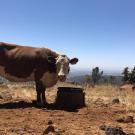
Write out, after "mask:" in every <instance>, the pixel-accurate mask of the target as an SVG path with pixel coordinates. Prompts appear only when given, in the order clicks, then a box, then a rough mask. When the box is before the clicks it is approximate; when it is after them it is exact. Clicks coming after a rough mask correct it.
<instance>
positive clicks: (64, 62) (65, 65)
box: [50, 55, 78, 82]
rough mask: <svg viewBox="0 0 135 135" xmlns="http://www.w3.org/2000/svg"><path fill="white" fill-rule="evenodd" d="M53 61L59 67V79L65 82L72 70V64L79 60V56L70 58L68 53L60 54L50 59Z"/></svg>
mask: <svg viewBox="0 0 135 135" xmlns="http://www.w3.org/2000/svg"><path fill="white" fill-rule="evenodd" d="M50 60H51V62H53V63H54V62H55V64H56V68H57V74H58V79H59V80H60V81H62V82H64V81H65V80H66V78H67V75H68V73H69V71H70V66H69V65H70V64H72V65H73V64H76V63H77V62H78V59H77V58H72V59H69V58H68V57H67V56H66V55H59V56H58V57H57V58H56V59H55V60H54V59H50Z"/></svg>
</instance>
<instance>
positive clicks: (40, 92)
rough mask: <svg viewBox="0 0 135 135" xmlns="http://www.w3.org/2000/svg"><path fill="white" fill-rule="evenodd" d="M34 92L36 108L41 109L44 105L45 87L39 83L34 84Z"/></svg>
mask: <svg viewBox="0 0 135 135" xmlns="http://www.w3.org/2000/svg"><path fill="white" fill-rule="evenodd" d="M36 92H37V106H39V107H41V106H44V104H46V98H45V87H44V85H43V83H42V82H41V81H37V82H36Z"/></svg>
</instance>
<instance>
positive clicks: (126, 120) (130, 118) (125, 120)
mask: <svg viewBox="0 0 135 135" xmlns="http://www.w3.org/2000/svg"><path fill="white" fill-rule="evenodd" d="M116 121H117V122H120V123H134V118H133V116H124V117H122V118H118V119H117V120H116Z"/></svg>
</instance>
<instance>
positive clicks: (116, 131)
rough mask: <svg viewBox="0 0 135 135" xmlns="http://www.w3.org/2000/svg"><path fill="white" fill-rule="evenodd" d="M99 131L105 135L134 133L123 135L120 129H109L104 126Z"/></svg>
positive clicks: (132, 134)
mask: <svg viewBox="0 0 135 135" xmlns="http://www.w3.org/2000/svg"><path fill="white" fill-rule="evenodd" d="M99 129H100V130H103V131H105V134H106V135H135V134H134V133H128V134H127V133H125V132H124V131H123V129H122V128H121V127H111V126H107V125H104V124H103V125H101V126H100V127H99Z"/></svg>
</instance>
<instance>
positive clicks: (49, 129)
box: [43, 125, 55, 135]
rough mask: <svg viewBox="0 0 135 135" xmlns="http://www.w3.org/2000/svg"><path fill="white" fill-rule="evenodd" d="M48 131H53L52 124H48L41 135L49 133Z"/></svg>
mask: <svg viewBox="0 0 135 135" xmlns="http://www.w3.org/2000/svg"><path fill="white" fill-rule="evenodd" d="M50 132H53V133H54V132H55V129H54V126H52V125H49V126H48V127H47V128H46V129H45V131H44V133H43V135H47V134H49V133H50Z"/></svg>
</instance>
